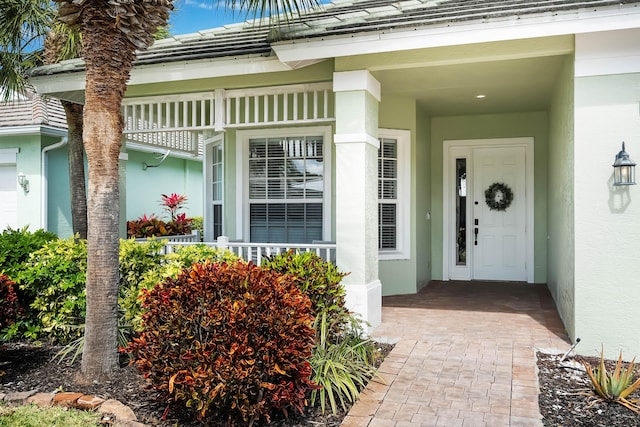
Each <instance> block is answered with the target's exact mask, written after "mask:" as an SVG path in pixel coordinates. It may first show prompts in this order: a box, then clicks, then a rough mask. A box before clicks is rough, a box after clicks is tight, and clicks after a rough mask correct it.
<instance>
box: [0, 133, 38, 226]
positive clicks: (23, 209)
mask: <svg viewBox="0 0 640 427" xmlns="http://www.w3.org/2000/svg"><path fill="white" fill-rule="evenodd" d="M41 145H42V137H41V136H40V135H3V136H0V148H11V149H13V148H18V149H19V152H18V153H17V155H16V171H17V173H23V174H24V175H25V176H26V178H27V179H28V180H29V192H28V193H26V192H24V191H23V190H22V188H20V187H17V219H18V227H24V226H29V229H30V230H31V231H34V230H37V229H38V228H41V226H40V218H41V217H40V214H41V211H40V206H41V199H40V189H41V188H42V181H41V179H40V176H41V175H40V174H41V171H40V149H41ZM16 180H17V177H16ZM16 182H17V181H16Z"/></svg>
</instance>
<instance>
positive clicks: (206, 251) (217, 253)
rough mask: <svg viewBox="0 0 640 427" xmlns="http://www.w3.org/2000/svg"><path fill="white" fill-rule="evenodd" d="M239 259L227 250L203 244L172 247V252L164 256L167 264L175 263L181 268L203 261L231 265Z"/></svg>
mask: <svg viewBox="0 0 640 427" xmlns="http://www.w3.org/2000/svg"><path fill="white" fill-rule="evenodd" d="M239 259H240V258H239V257H238V255H236V254H234V253H233V252H231V251H230V250H228V249H218V248H215V247H211V246H207V245H205V244H196V245H183V246H174V248H173V252H171V253H170V254H167V255H166V260H167V262H172V261H176V262H178V263H180V264H181V265H182V266H183V267H190V266H191V265H193V264H196V263H203V262H205V261H211V262H227V263H231V262H234V261H238V260H239Z"/></svg>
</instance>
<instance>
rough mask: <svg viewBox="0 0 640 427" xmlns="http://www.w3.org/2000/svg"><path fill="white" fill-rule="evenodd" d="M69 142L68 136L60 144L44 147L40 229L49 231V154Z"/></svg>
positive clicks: (41, 173)
mask: <svg viewBox="0 0 640 427" xmlns="http://www.w3.org/2000/svg"><path fill="white" fill-rule="evenodd" d="M68 142H69V139H68V138H67V137H66V136H63V137H62V138H60V141H59V142H56V143H55V144H51V145H49V146H47V147H44V148H43V149H42V159H41V160H40V165H41V166H40V168H41V171H40V176H41V179H42V183H41V185H42V189H41V191H40V206H41V209H42V210H41V211H40V227H41V228H42V229H43V230H49V227H48V224H47V221H48V210H49V206H48V203H49V188H48V186H47V185H48V180H47V172H48V171H47V153H48V152H49V151H51V150H56V149H58V148H60V147H63V146H65V145H67V143H68Z"/></svg>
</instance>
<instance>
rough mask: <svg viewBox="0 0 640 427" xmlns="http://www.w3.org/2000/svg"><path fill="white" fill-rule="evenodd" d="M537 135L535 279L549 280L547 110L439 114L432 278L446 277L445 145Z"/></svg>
mask: <svg viewBox="0 0 640 427" xmlns="http://www.w3.org/2000/svg"><path fill="white" fill-rule="evenodd" d="M526 136H529V137H533V138H534V152H535V154H534V157H535V165H534V169H535V170H534V176H535V190H534V191H535V194H534V197H535V200H534V203H535V212H534V217H535V225H534V227H535V235H534V251H535V261H534V264H535V265H534V281H535V282H536V283H545V282H546V280H547V198H546V191H547V162H546V158H547V145H548V119H547V113H546V112H531V113H511V114H490V115H477V116H452V117H435V118H433V120H432V128H431V141H432V142H431V201H432V205H431V254H432V256H431V259H432V265H433V267H432V268H433V270H432V272H433V273H432V276H433V277H432V278H433V279H434V280H442V279H443V277H442V263H443V258H442V147H443V145H442V144H443V141H446V140H451V139H483V138H512V137H526Z"/></svg>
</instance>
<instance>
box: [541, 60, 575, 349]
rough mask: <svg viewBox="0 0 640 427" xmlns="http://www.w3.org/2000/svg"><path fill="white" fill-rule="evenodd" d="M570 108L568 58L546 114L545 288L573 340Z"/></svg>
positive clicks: (572, 137)
mask: <svg viewBox="0 0 640 427" xmlns="http://www.w3.org/2000/svg"><path fill="white" fill-rule="evenodd" d="M573 108H574V102H573V58H571V57H568V58H567V59H566V60H565V63H564V66H563V68H562V70H561V73H560V75H559V76H558V81H557V83H556V87H555V88H554V93H553V99H552V103H551V108H550V110H549V155H548V171H549V181H548V185H547V194H548V203H549V210H548V224H549V227H548V228H549V232H548V236H549V237H548V251H549V252H548V274H547V284H548V287H549V291H550V292H551V295H552V296H553V299H554V300H555V302H556V307H557V308H558V312H559V314H560V317H561V318H562V321H563V322H564V325H565V328H566V329H567V332H568V334H569V336H570V337H572V338H575V322H574V316H575V314H574V304H575V295H574V283H575V277H574V276H575V271H574V269H575V259H574V256H575V255H574V248H575V246H574V238H575V232H574V213H573V205H574V188H573V185H574V170H573V164H574V135H573V133H574V132H573Z"/></svg>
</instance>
